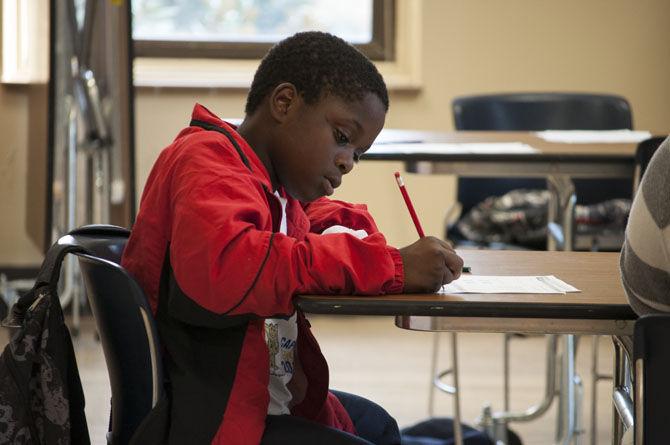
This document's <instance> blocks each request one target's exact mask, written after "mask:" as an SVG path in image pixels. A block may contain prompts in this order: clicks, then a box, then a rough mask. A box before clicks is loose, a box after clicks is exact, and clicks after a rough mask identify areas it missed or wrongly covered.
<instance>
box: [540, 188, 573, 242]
mask: <svg viewBox="0 0 670 445" xmlns="http://www.w3.org/2000/svg"><path fill="white" fill-rule="evenodd" d="M547 188H548V190H549V193H550V199H549V208H548V209H547V212H548V213H547V224H548V229H549V230H548V232H549V233H548V236H547V250H559V249H560V250H564V251H571V250H572V246H573V231H574V230H573V221H574V213H575V203H576V202H577V197H576V195H575V185H574V184H573V182H572V179H570V177H569V176H565V175H551V176H547Z"/></svg>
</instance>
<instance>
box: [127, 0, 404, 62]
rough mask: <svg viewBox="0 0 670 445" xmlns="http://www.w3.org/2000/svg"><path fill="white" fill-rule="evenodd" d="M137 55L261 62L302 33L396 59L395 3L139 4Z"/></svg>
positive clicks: (215, 0) (165, 0) (209, 0)
mask: <svg viewBox="0 0 670 445" xmlns="http://www.w3.org/2000/svg"><path fill="white" fill-rule="evenodd" d="M132 8H133V39H134V40H135V55H136V56H138V57H170V58H210V59H217V58H230V59H259V58H261V57H262V56H263V55H264V54H265V53H266V52H267V50H268V49H269V48H270V46H271V45H272V44H273V43H274V42H277V41H278V40H281V39H283V38H284V37H288V36H290V35H292V34H294V33H296V32H299V31H307V30H320V31H326V32H330V33H332V34H335V35H338V36H340V37H342V38H343V39H345V40H347V41H349V42H351V43H352V44H354V45H356V46H357V47H359V48H360V49H361V50H362V51H363V52H364V53H366V54H367V55H368V57H370V58H372V59H374V60H393V59H394V48H393V41H394V39H393V37H394V36H393V32H394V12H395V11H394V9H395V1H394V0H197V1H196V0H135V1H133V3H132Z"/></svg>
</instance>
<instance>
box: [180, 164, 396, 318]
mask: <svg viewBox="0 0 670 445" xmlns="http://www.w3.org/2000/svg"><path fill="white" fill-rule="evenodd" d="M173 196H174V198H173V210H172V214H173V224H172V228H171V235H170V236H171V239H170V262H171V266H172V269H173V272H174V276H175V279H176V281H177V283H178V284H179V287H180V288H181V290H182V291H183V292H184V293H185V294H186V295H187V296H188V297H189V298H190V299H192V300H193V301H194V302H196V303H197V304H198V305H199V306H201V307H202V308H204V309H206V310H207V311H210V312H213V313H215V314H225V315H242V314H256V315H259V316H266V317H267V316H273V315H280V314H290V313H292V312H293V310H294V309H293V305H292V303H291V299H292V297H293V295H295V294H297V293H326V294H352V293H359V294H382V293H393V292H400V291H401V289H402V285H403V268H402V260H401V258H400V254H399V253H398V251H397V250H396V249H395V248H393V247H390V246H387V244H386V240H385V239H384V237H383V235H382V234H381V233H374V234H373V235H371V236H368V237H366V238H365V239H363V240H359V239H357V238H355V237H352V236H349V235H344V234H339V235H337V234H336V235H328V236H321V235H316V234H307V236H306V237H305V239H304V240H302V241H297V240H296V239H294V238H291V237H288V236H285V235H283V234H281V233H273V232H271V231H268V230H264V229H265V228H267V227H269V226H270V220H271V214H270V211H269V204H268V201H267V199H268V196H267V195H266V194H265V192H264V191H263V190H262V189H261V187H260V186H259V185H258V184H256V183H255V181H253V180H250V179H248V178H246V179H245V178H238V177H235V176H231V177H229V178H226V180H225V181H221V180H217V181H211V182H210V183H209V184H202V185H199V186H197V187H192V188H191V189H189V190H184V191H183V192H179V193H176V194H174V195H173ZM269 198H271V197H269Z"/></svg>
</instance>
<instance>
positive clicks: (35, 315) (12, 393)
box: [0, 245, 90, 444]
mask: <svg viewBox="0 0 670 445" xmlns="http://www.w3.org/2000/svg"><path fill="white" fill-rule="evenodd" d="M72 250H73V249H72V247H70V246H68V247H64V246H58V245H54V246H53V247H52V248H51V249H49V251H48V252H47V256H46V258H45V260H44V263H43V264H42V268H41V270H40V273H39V275H38V277H37V280H36V282H35V286H34V287H33V288H32V290H30V292H28V293H27V294H25V295H23V296H22V297H21V298H19V300H18V301H17V302H16V304H15V305H14V307H13V308H12V310H11V312H10V314H9V316H8V318H7V319H6V320H5V321H4V322H3V326H5V327H13V328H17V330H16V332H14V335H13V336H12V339H11V340H10V342H9V344H8V345H7V346H6V347H5V350H4V351H3V353H2V355H1V356H0V443H22V444H90V438H89V434H88V427H87V425H86V416H85V414H84V393H83V390H82V387H81V380H80V379H79V371H78V368H77V362H76V359H75V355H74V349H73V347H72V340H71V338H70V333H69V331H68V329H67V326H66V325H65V322H64V320H63V311H62V309H61V306H60V300H59V299H58V290H57V289H58V288H57V285H58V278H59V275H60V266H61V263H62V260H63V257H64V256H65V255H66V254H67V253H68V252H69V251H72ZM79 250H81V249H79Z"/></svg>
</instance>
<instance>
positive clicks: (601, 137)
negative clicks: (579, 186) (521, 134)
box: [535, 130, 651, 144]
mask: <svg viewBox="0 0 670 445" xmlns="http://www.w3.org/2000/svg"><path fill="white" fill-rule="evenodd" d="M535 134H536V135H537V136H538V137H539V138H541V139H544V140H545V141H547V142H561V143H565V144H603V143H604V144H625V143H638V142H641V141H644V140H645V139H649V138H650V137H651V133H649V132H648V131H631V130H604V131H595V130H546V131H538V132H537V133H535Z"/></svg>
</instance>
